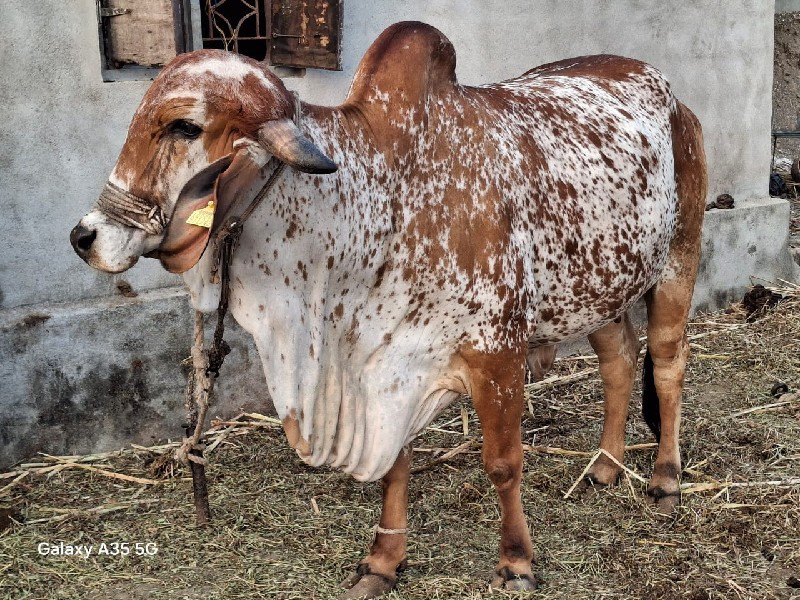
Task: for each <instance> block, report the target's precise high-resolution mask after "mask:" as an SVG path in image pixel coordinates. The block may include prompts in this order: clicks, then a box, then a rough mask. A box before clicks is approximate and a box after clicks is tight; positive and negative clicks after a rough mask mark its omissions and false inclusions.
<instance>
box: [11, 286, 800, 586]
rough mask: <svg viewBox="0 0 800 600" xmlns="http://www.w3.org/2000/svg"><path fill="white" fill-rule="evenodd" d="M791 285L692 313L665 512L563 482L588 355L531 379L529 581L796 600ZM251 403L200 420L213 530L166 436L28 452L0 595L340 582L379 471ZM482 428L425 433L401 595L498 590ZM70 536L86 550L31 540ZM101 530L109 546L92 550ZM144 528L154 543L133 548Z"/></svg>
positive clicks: (583, 405) (635, 488)
mask: <svg viewBox="0 0 800 600" xmlns="http://www.w3.org/2000/svg"><path fill="white" fill-rule="evenodd" d="M793 293H794V295H795V296H796V298H795V299H794V300H792V301H787V302H785V303H783V304H780V305H778V307H777V308H776V309H774V310H773V311H772V312H770V313H769V314H767V315H766V316H765V317H764V318H762V319H759V320H757V321H756V322H754V323H750V324H748V323H746V322H745V319H744V314H743V312H742V310H741V309H740V308H737V307H736V306H734V307H732V309H730V310H729V311H728V312H727V313H717V314H712V315H700V316H698V317H697V318H696V319H695V320H694V322H693V324H692V325H691V326H690V328H689V333H690V335H691V336H692V337H691V341H692V347H693V356H692V358H691V362H690V366H689V370H688V377H687V384H686V394H685V402H684V422H683V449H682V455H683V464H684V467H685V468H684V472H683V475H682V477H683V504H682V506H681V507H680V508H679V510H678V512H677V514H676V515H675V516H674V517H673V518H663V517H658V516H657V515H655V514H653V513H652V512H650V510H649V509H648V508H647V506H646V503H645V500H644V486H643V484H642V483H641V482H639V481H638V480H637V479H636V477H633V476H629V477H627V478H623V480H622V482H621V484H620V485H619V486H617V487H614V488H611V489H608V490H604V491H601V492H598V493H596V494H593V495H590V496H588V497H586V496H580V497H570V498H567V499H565V498H564V495H565V492H566V491H567V490H568V489H569V488H570V486H571V485H572V483H573V482H574V481H575V480H576V479H578V478H579V476H580V474H581V472H582V470H583V469H584V467H585V466H586V465H587V464H588V462H589V461H590V459H591V456H592V455H593V452H594V450H595V447H596V444H597V440H598V438H599V433H600V427H601V423H602V399H601V390H600V384H599V381H598V379H597V376H596V373H594V372H593V369H594V367H595V366H596V362H595V361H594V360H593V359H591V358H587V357H569V358H566V359H562V360H559V361H558V362H557V363H556V369H555V374H556V375H557V376H559V377H562V378H563V376H565V375H570V374H573V377H572V378H571V379H572V380H573V381H572V382H571V383H564V380H563V379H561V380H558V381H551V383H550V384H546V385H539V386H538V387H529V389H528V400H529V406H530V408H531V409H532V411H531V412H528V411H526V414H525V420H524V423H523V431H524V441H525V443H526V444H528V445H529V448H528V451H527V452H526V461H525V479H524V498H523V500H524V504H525V509H526V514H527V515H528V519H529V523H530V525H531V529H532V532H533V534H534V536H535V547H536V552H537V556H538V561H537V564H536V566H535V572H536V574H537V576H538V577H539V578H540V579H541V582H542V583H541V586H540V589H539V591H538V592H536V593H535V594H534V595H533V596H531V597H533V598H570V599H580V598H646V599H672V598H685V599H691V600H701V599H712V598H713V599H717V598H720V599H721V598H725V599H728V598H741V599H744V598H753V599H769V598H780V599H789V598H800V398H799V397H798V396H796V395H791V394H790V395H784V396H782V397H780V398H777V399H776V398H775V397H773V396H772V395H771V393H770V390H771V388H772V386H773V383H774V382H775V381H776V380H782V381H784V382H786V383H787V384H788V387H789V388H790V389H791V390H796V389H797V388H799V387H800V288H796V289H795V291H794V292H793ZM639 406H640V404H639V400H638V396H635V399H634V401H633V405H632V411H631V412H632V415H631V417H630V420H629V426H628V443H629V444H645V446H644V447H641V448H639V449H636V450H632V451H630V452H629V453H628V455H627V460H626V463H627V466H629V467H630V469H631V470H632V471H633V472H634V473H635V474H638V475H641V476H644V477H647V476H648V475H649V472H650V469H651V466H652V461H653V458H654V450H653V447H652V444H651V442H652V441H653V440H652V436H651V435H650V433H649V432H648V431H647V428H646V426H645V425H644V423H643V422H642V419H641V418H640V416H639ZM462 408H463V409H465V411H466V417H467V429H466V431H465V429H464V424H463V422H462V413H461V410H462ZM240 420H242V421H244V422H245V423H243V424H241V425H232V424H230V423H217V425H216V427H215V428H214V433H213V434H212V435H211V436H210V438H209V443H210V444H211V446H212V447H214V448H213V450H212V451H211V452H210V454H209V458H210V460H211V466H210V469H209V477H210V497H211V503H212V510H213V513H214V520H213V524H212V526H210V527H208V528H206V529H197V528H195V527H194V525H193V508H192V506H191V499H190V494H191V488H190V483H189V482H188V481H187V479H186V473H185V472H183V471H182V470H180V469H177V470H172V472H171V474H172V475H173V477H169V475H170V469H167V473H166V476H165V477H162V476H159V475H156V474H155V469H154V464H155V463H154V459H155V462H156V463H157V462H159V460H158V459H159V457H160V453H162V452H164V451H168V450H169V449H170V448H169V447H161V448H153V449H150V450H145V449H127V450H124V451H121V452H118V453H110V454H106V455H95V456H93V457H71V458H60V459H57V458H49V457H46V456H37V457H32V459H31V461H30V463H28V464H25V465H20V466H19V467H18V468H17V469H15V471H14V472H12V473H11V474H4V475H2V476H0V529H3V531H2V532H0V597H2V598H14V599H20V598H76V599H77V598H80V599H98V600H99V599H108V598H113V599H123V600H138V599H143V598H180V599H200V598H203V599H215V598H269V599H301V598H302V599H306V598H314V599H329V598H335V597H336V596H337V593H338V588H337V584H338V582H339V581H340V580H341V579H343V578H344V577H345V576H346V575H347V574H349V572H350V571H351V569H352V568H353V567H354V565H355V564H356V563H357V561H358V560H359V559H360V558H361V557H362V556H363V553H364V552H365V550H366V548H367V547H368V545H369V542H370V539H371V535H372V533H371V527H372V526H373V525H374V524H375V523H376V522H377V520H378V510H379V497H380V496H379V487H380V486H379V485H377V484H360V483H357V482H355V481H353V480H352V479H351V478H350V477H348V476H345V475H342V474H340V473H337V472H334V471H331V470H327V469H311V468H308V467H306V466H304V465H303V463H302V462H301V461H300V460H299V459H298V458H297V456H296V455H295V454H294V452H293V451H291V450H290V449H289V448H288V446H287V443H286V441H285V439H284V435H283V433H282V431H281V430H280V428H279V427H278V426H276V425H275V424H274V423H273V422H272V421H270V420H269V419H267V418H264V417H260V416H257V415H243V416H241V417H240ZM479 444H480V432H479V429H478V426H477V422H476V419H475V416H474V414H473V413H472V411H471V409H470V408H469V405H468V403H466V402H464V403H461V404H458V405H456V406H453V407H452V408H451V409H449V410H448V411H447V412H446V414H444V415H443V416H442V417H441V418H440V419H439V420H438V421H437V422H436V423H435V424H434V428H432V429H429V430H428V431H427V432H426V433H425V435H424V436H423V437H422V438H420V439H419V440H418V441H417V443H416V447H415V458H414V464H415V466H417V467H422V468H423V470H422V472H420V473H418V474H416V475H414V476H413V477H412V484H411V497H410V519H411V520H410V528H411V535H410V547H409V553H408V555H409V561H410V565H409V568H408V570H407V571H406V572H405V573H404V574H403V575H402V576H401V578H400V581H399V584H398V587H397V590H396V591H395V592H394V593H393V594H392V595H391V596H390V598H395V599H399V598H404V599H407V600H423V599H424V600H431V599H444V598H470V599H478V598H487V597H488V596H489V594H488V591H487V582H488V578H489V574H490V572H491V570H492V568H493V565H494V561H495V559H496V555H497V541H498V537H497V529H498V522H499V514H498V509H497V503H496V500H495V494H494V491H493V490H492V488H491V485H490V483H489V481H488V480H487V478H486V476H485V475H484V473H483V470H482V468H481V464H480V456H479V454H478V452H479ZM458 447H461V449H462V450H464V451H462V452H459V453H457V454H455V455H454V456H452V457H451V458H449V459H446V460H444V461H441V462H440V463H439V464H436V465H435V466H431V467H430V468H425V467H427V466H428V465H429V463H430V461H432V460H434V459H436V457H439V458H441V456H442V454H443V453H445V452H447V451H448V450H451V449H453V448H458ZM170 464H171V463H169V462H167V465H168V466H169V465H170ZM75 465H80V466H75ZM87 467H89V469H95V470H88V469H87ZM96 469H102V471H98V470H96ZM120 477H128V478H130V477H135V478H141V479H146V480H151V479H152V480H153V481H154V483H152V484H147V483H142V482H136V481H134V480H124V479H120ZM153 478H155V479H153ZM59 542H64V543H67V544H81V545H83V544H91V545H92V546H93V547H94V551H93V554H92V555H91V556H90V557H89V558H83V557H77V556H51V555H42V554H40V553H39V551H38V548H39V544H42V543H45V544H49V545H52V544H58V543H59ZM115 542H117V543H128V544H130V547H129V550H130V553H129V554H128V555H127V556H122V555H121V554H118V555H113V547H112V546H111V545H112V544H113V543H115ZM102 543H105V544H106V545H107V546H106V549H107V551H108V552H109V553H108V554H104V555H99V554H98V548H99V546H100V544H102ZM136 543H140V544H148V543H149V544H152V545H153V546H149V547H148V546H141V547H140V548H139V549H138V550H140V551H141V554H142V555H140V556H137V555H136V553H137V548H136V546H135V544H136ZM116 548H117V549H118V550H120V548H121V546H117V547H116ZM148 548H149V550H150V553H152V550H153V549H154V548H157V553H155V554H154V555H148ZM120 552H122V550H120ZM495 597H514V596H512V595H511V594H500V595H499V596H495Z"/></svg>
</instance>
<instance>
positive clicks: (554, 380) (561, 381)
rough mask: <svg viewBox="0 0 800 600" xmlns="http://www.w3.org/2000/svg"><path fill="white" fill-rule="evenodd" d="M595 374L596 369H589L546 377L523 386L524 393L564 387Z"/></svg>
mask: <svg viewBox="0 0 800 600" xmlns="http://www.w3.org/2000/svg"><path fill="white" fill-rule="evenodd" d="M595 373H597V367H591V368H589V369H584V370H583V371H578V372H576V373H570V374H569V375H553V376H552V377H547V378H545V379H542V380H541V381H537V382H536V383H529V384H528V385H526V386H525V391H526V392H533V391H536V390H544V389H547V388H551V387H556V386H559V385H565V384H567V383H573V382H575V381H580V380H581V379H586V378H587V377H589V376H590V375H594V374H595Z"/></svg>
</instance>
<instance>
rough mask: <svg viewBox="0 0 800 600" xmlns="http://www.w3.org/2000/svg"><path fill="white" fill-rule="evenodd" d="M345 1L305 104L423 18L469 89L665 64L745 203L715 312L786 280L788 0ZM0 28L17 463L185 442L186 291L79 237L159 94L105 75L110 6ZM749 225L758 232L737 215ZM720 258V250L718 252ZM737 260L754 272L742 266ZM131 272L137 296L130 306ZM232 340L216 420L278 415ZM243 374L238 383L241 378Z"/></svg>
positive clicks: (726, 229) (721, 179)
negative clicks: (572, 70)
mask: <svg viewBox="0 0 800 600" xmlns="http://www.w3.org/2000/svg"><path fill="white" fill-rule="evenodd" d="M344 6H345V20H344V22H345V25H344V37H343V40H344V42H343V43H344V55H343V65H344V70H343V71H342V72H338V73H337V72H323V71H313V70H309V71H308V73H307V74H306V75H305V77H301V78H290V79H288V80H287V83H288V85H289V87H291V88H294V89H297V90H299V91H300V93H301V95H302V96H303V97H304V99H306V100H311V101H316V102H319V103H329V104H336V103H338V102H340V101H341V100H342V99H343V98H344V96H345V94H346V91H347V88H348V86H349V84H350V79H351V77H352V74H353V71H354V69H355V67H356V65H357V63H358V60H359V59H360V57H361V55H362V54H363V52H364V51H365V50H366V48H367V47H368V45H369V44H370V42H371V41H372V40H373V39H374V38H375V37H376V36H377V35H378V34H379V33H380V31H381V30H382V29H383V28H384V27H386V26H387V25H389V24H391V23H393V22H395V21H399V20H407V19H416V20H422V21H427V22H429V23H431V24H433V25H435V26H437V27H439V28H440V29H441V30H442V31H444V32H445V34H446V35H448V36H449V37H450V38H451V39H452V41H453V43H454V45H455V47H456V50H457V53H458V68H457V74H458V77H459V79H460V80H461V81H462V82H464V83H468V84H478V83H483V82H488V81H496V80H500V79H503V78H506V77H510V76H514V75H517V74H519V73H521V72H523V71H525V70H526V69H528V68H530V67H532V66H535V65H537V64H541V63H543V62H547V61H551V60H555V59H560V58H565V57H568V56H574V55H579V54H589V53H596V52H614V53H619V54H625V55H629V56H634V57H637V58H641V59H644V60H647V61H649V62H651V63H653V64H654V65H656V66H658V67H659V68H661V69H662V70H663V71H664V72H665V73H666V74H667V76H668V77H669V79H670V80H671V81H672V83H673V86H674V88H675V90H676V93H677V94H678V95H679V96H680V97H681V98H682V99H683V100H684V101H685V102H686V103H687V104H688V105H689V106H690V107H691V108H692V109H693V110H694V111H695V112H696V113H697V114H698V116H699V117H700V119H701V121H702V122H703V124H704V127H705V132H706V143H707V152H708V157H709V167H710V175H711V195H712V196H714V195H716V194H718V193H722V192H728V193H730V194H732V195H733V196H734V197H735V198H736V200H737V205H738V206H739V207H740V210H739V211H736V212H734V211H730V212H731V214H730V216H727V217H725V216H713V217H711V218H710V223H713V225H710V226H709V228H707V236H706V237H707V240H708V239H710V240H717V239H724V240H726V242H725V244H727V245H726V248H727V250H726V252H728V254H727V255H726V256H724V257H720V256H718V255H716V254H708V255H707V256H706V257H705V258H704V271H703V272H704V278H705V279H704V282H705V283H703V282H701V291H699V292H698V301H699V303H700V304H701V305H702V306H703V307H715V306H719V305H720V304H721V303H722V302H724V301H725V300H727V299H728V298H730V297H731V296H732V295H733V294H735V293H739V292H740V290H741V288H742V287H743V286H745V285H747V283H748V276H749V275H758V276H761V277H765V278H773V279H774V277H776V276H783V277H786V276H789V272H788V270H787V269H790V268H791V264H789V265H788V266H787V264H786V261H785V260H784V255H785V249H784V248H782V247H781V243H782V242H781V240H782V239H783V238H784V237H785V235H784V234H785V232H786V230H787V227H788V223H787V220H786V216H785V215H784V212H786V210H785V203H783V204H781V203H780V202H777V201H764V200H763V197H764V196H765V195H766V183H767V175H768V169H769V153H770V147H769V143H770V142H769V135H768V132H769V128H770V123H769V121H770V86H771V77H772V27H773V7H772V4H771V3H764V2H753V1H745V0H741V1H732V0H709V1H707V2H702V3H684V4H682V5H681V8H680V10H675V8H674V6H672V5H671V4H670V3H664V2H655V1H652V2H640V1H638V0H618V1H615V2H605V1H603V0H580V1H578V0H576V1H574V2H569V3H565V2H561V1H558V0H536V1H530V0H491V1H487V0H471V1H469V0H408V1H405V2H397V1H396V0H370V1H367V0H346V1H345V2H344ZM2 16H3V18H2V19H0V56H2V57H3V60H2V61H0V83H2V85H0V101H1V102H2V103H3V104H2V105H3V106H5V107H7V112H6V115H5V117H4V119H3V120H1V121H0V197H2V201H3V202H2V205H3V211H2V212H0V223H1V224H2V226H3V231H4V232H6V233H5V234H4V235H3V236H2V238H0V353H1V356H2V357H3V360H2V361H0V389H1V390H3V393H2V396H0V415H2V417H0V464H5V463H9V462H11V461H13V460H16V459H18V458H22V457H23V456H25V455H26V454H30V453H31V452H33V451H35V450H37V449H40V448H41V449H46V450H48V451H53V452H66V451H87V450H90V449H93V448H99V447H104V448H107V447H109V446H114V445H120V444H123V443H125V441H126V440H128V439H130V438H131V436H134V437H138V439H139V441H143V440H144V439H145V438H149V437H152V436H160V435H177V434H178V433H179V431H178V430H177V429H176V427H177V425H178V424H179V423H180V417H181V414H180V413H181V411H180V408H179V404H180V402H181V401H182V399H181V396H180V395H181V389H182V382H181V381H180V373H179V369H178V366H177V365H178V363H179V361H180V360H181V359H182V358H183V357H184V356H186V355H187V353H188V348H189V331H190V322H189V309H188V306H187V304H186V301H185V296H184V295H183V294H182V293H181V292H180V290H179V288H178V289H172V288H170V286H177V285H179V284H180V280H179V279H178V278H177V277H175V276H172V275H169V274H167V273H165V272H164V271H162V270H161V269H160V268H159V267H158V266H157V265H155V264H152V263H153V261H148V260H143V261H141V263H142V264H140V265H138V266H136V267H135V268H134V269H133V270H132V271H130V272H127V273H125V274H122V275H120V276H109V275H105V274H101V273H98V272H95V271H93V270H91V269H89V268H88V267H86V266H85V265H84V264H83V263H82V262H81V261H80V260H78V258H77V257H76V256H75V255H74V254H73V253H72V251H71V249H70V248H69V245H68V241H67V237H68V234H69V230H70V228H71V227H72V226H73V224H74V223H76V222H77V221H78V219H79V218H80V216H81V215H82V214H84V213H85V212H86V211H87V210H88V208H89V207H90V206H91V204H92V203H93V202H94V200H95V198H96V197H97V194H98V192H99V191H100V189H101V187H102V185H103V183H104V181H105V180H106V177H107V175H108V173H109V172H110V170H111V167H112V166H113V163H114V161H115V160H116V156H117V153H118V151H119V148H120V147H121V145H122V142H123V140H124V135H125V129H126V127H127V125H128V122H129V120H130V117H131V115H132V114H133V111H134V109H135V107H136V105H137V103H138V101H139V99H140V98H141V96H142V94H143V93H144V91H145V89H146V88H147V86H148V82H146V81H130V82H115V83H103V82H102V79H101V72H100V55H99V50H98V47H99V42H98V39H97V28H96V19H95V2H94V0H71V1H70V2H68V3H64V2H57V1H56V0H42V1H40V2H30V1H28V0H3V2H2ZM745 213H746V215H747V219H746V220H742V219H739V218H738V217H736V216H735V215H744V214H745ZM745 222H746V223H748V224H752V225H753V227H754V228H755V229H753V233H752V235H753V236H754V238H755V239H754V240H753V242H752V243H751V242H750V241H748V242H747V244H742V243H740V242H739V241H738V239H737V237H736V231H739V230H740V228H741V227H742V223H745ZM776 232H777V233H776ZM760 240H764V242H765V243H758V242H760ZM712 246H713V247H714V248H716V247H718V245H717V244H716V242H715V243H712V244H709V243H708V242H707V243H706V248H708V249H710V248H711V247H712ZM753 246H755V248H756V249H755V251H753V252H752V253H751V252H750V248H751V247H753ZM739 255H741V256H742V257H746V258H747V259H748V260H749V262H746V261H745V262H744V263H741V264H744V265H745V268H744V269H742V268H739V269H737V270H736V271H735V272H732V270H731V269H729V268H728V267H729V266H730V265H731V264H737V263H736V261H737V260H738V259H737V257H738V256H739ZM720 261H723V262H720ZM750 269H752V271H753V272H752V273H751V272H748V270H750ZM120 279H123V280H125V281H127V282H128V283H130V284H131V286H132V287H133V289H134V290H135V291H136V292H137V293H138V294H139V296H138V297H137V298H133V299H125V298H121V297H120V296H119V295H118V294H117V284H118V283H119V281H120ZM707 284H712V286H713V287H712V288H709V289H705V288H704V287H703V286H704V285H707ZM234 341H235V345H236V348H237V349H236V353H235V355H234V356H233V357H231V358H230V359H229V363H226V367H225V370H224V371H223V373H224V374H225V376H224V377H223V379H222V381H223V384H224V385H228V386H229V387H228V388H227V393H226V389H225V387H224V385H223V388H222V389H221V392H222V394H221V396H220V402H221V404H220V408H219V411H221V412H229V411H233V410H236V409H237V408H238V407H239V406H240V405H241V404H242V403H250V404H249V406H250V407H253V408H259V409H260V410H267V408H268V402H267V400H266V399H265V398H264V397H263V395H262V394H261V393H260V391H259V386H260V384H261V381H262V378H263V376H262V375H261V373H260V369H259V367H258V365H257V361H256V360H255V358H254V356H255V353H254V350H253V349H252V346H251V345H250V344H249V342H247V341H246V340H245V339H243V338H242V337H241V335H239V334H238V333H236V332H234ZM236 356H239V357H240V359H241V360H238V361H237V358H236ZM232 373H234V374H232ZM231 380H233V381H235V382H236V385H235V386H231V385H230V384H226V383H225V382H226V381H231ZM234 391H236V393H234Z"/></svg>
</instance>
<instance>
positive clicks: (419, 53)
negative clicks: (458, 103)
mask: <svg viewBox="0 0 800 600" xmlns="http://www.w3.org/2000/svg"><path fill="white" fill-rule="evenodd" d="M455 69H456V51H455V49H454V48H453V44H452V43H451V42H450V40H448V39H447V37H445V35H444V34H443V33H442V32H441V31H439V30H438V29H436V28H435V27H431V26H430V25H427V24H425V23H421V22H419V21H403V22H401V23H395V24H394V25H392V26H391V27H388V28H387V29H386V30H385V31H384V32H383V33H382V34H381V35H380V36H379V37H378V39H376V40H375V41H374V42H373V43H372V45H371V46H370V47H369V49H368V50H367V53H366V54H365V55H364V58H362V59H361V63H359V66H358V69H357V70H356V74H355V76H354V77H353V83H352V85H351V87H350V93H349V94H348V96H347V100H346V101H345V104H353V105H358V106H360V107H362V108H363V107H369V105H370V104H372V103H374V102H375V101H379V102H381V103H384V104H386V103H388V104H389V105H390V106H395V105H396V106H397V107H398V108H399V107H402V106H414V105H418V104H421V103H424V102H425V100H426V98H427V97H428V96H429V95H430V94H432V93H436V92H437V91H439V90H441V88H442V87H453V86H456V85H457V81H456V72H455Z"/></svg>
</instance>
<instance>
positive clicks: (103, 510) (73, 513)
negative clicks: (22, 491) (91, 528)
mask: <svg viewBox="0 0 800 600" xmlns="http://www.w3.org/2000/svg"><path fill="white" fill-rule="evenodd" d="M152 502H160V500H159V499H157V498H150V499H145V500H133V501H129V502H126V503H125V504H118V505H114V506H108V505H106V504H102V505H100V506H95V507H94V508H87V509H85V510H70V511H68V512H65V513H63V514H60V515H56V516H54V517H45V518H43V519H32V520H29V521H28V520H26V521H25V525H34V524H36V523H52V522H53V521H63V520H65V519H69V518H70V517H80V516H83V515H92V514H96V515H105V514H108V513H110V512H114V511H117V510H125V509H126V508H131V507H132V506H136V505H139V504H149V503H152Z"/></svg>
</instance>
